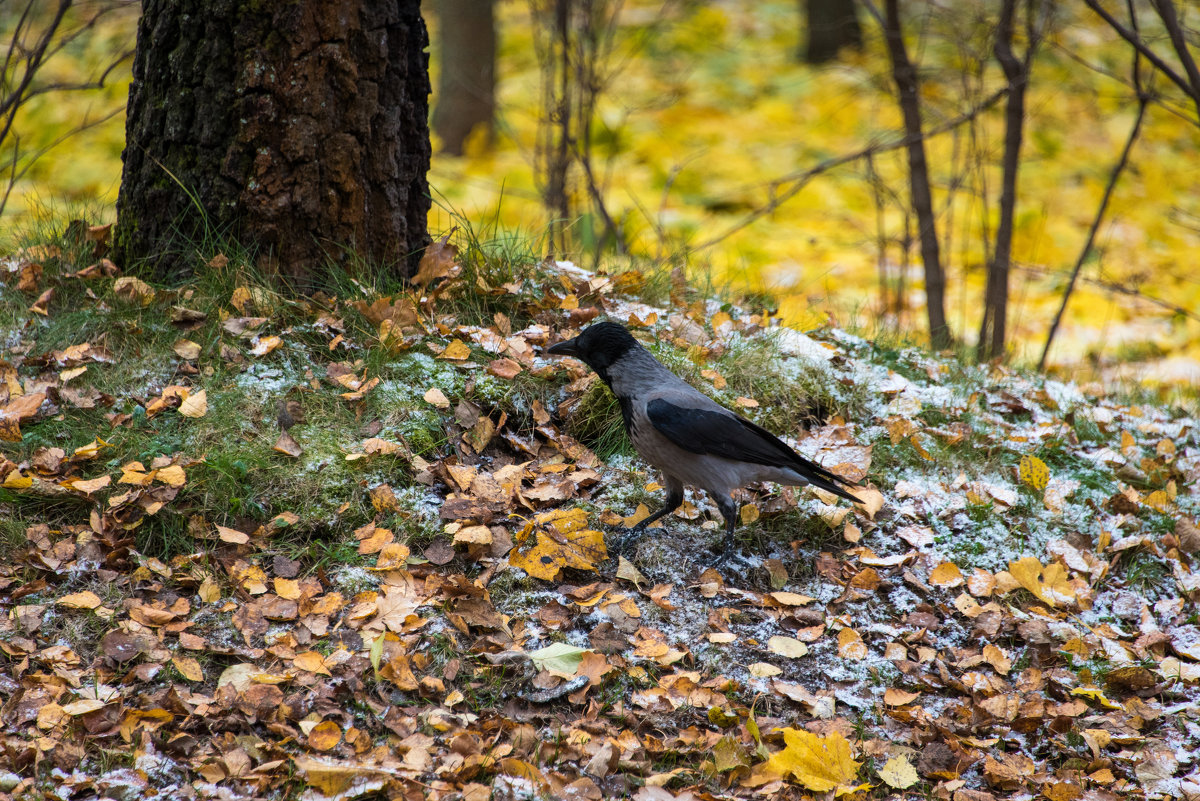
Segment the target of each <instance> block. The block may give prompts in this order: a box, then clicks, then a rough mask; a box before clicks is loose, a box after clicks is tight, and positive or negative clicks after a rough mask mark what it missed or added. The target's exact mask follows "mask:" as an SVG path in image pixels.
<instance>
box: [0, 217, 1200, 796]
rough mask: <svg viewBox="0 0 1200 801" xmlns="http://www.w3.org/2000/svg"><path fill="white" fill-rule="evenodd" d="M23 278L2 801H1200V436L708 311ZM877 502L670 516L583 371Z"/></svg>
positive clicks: (454, 287) (608, 287)
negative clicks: (632, 338)
mask: <svg viewBox="0 0 1200 801" xmlns="http://www.w3.org/2000/svg"><path fill="white" fill-rule="evenodd" d="M68 231H69V233H68V234H65V235H64V236H63V237H61V238H58V239H56V240H54V241H45V242H40V243H37V242H29V243H26V246H25V247H23V248H22V249H21V250H19V251H16V252H13V253H10V254H8V255H6V256H5V257H4V258H3V260H0V330H2V331H3V332H5V333H4V334H3V340H0V612H3V614H2V615H0V651H2V655H0V665H2V667H0V699H2V705H0V738H2V739H0V743H2V745H0V748H2V749H3V753H4V759H3V763H4V765H5V766H6V767H5V769H4V770H3V771H0V794H3V795H4V796H5V797H20V798H34V797H36V798H42V797H51V796H52V797H54V798H59V799H65V798H92V797H107V798H114V799H117V798H119V799H124V798H154V797H166V796H169V797H172V798H175V799H184V798H250V797H254V798H304V799H326V798H329V799H332V798H355V797H365V796H370V795H372V794H374V797H389V798H395V797H412V798H464V799H472V800H473V801H474V800H477V799H486V798H489V797H495V798H537V797H554V798H572V799H600V798H609V797H622V796H632V797H634V798H637V799H644V800H649V799H670V798H684V799H707V798H718V797H721V798H731V797H746V798H748V797H752V796H753V797H767V798H804V797H811V798H830V797H833V796H835V795H836V796H839V797H845V798H857V799H883V798H914V799H915V798H938V799H952V800H953V801H986V800H987V799H1001V798H1013V799H1017V798H1021V799H1027V798H1034V797H1039V798H1046V799H1049V801H1073V800H1074V799H1089V800H1090V801H1107V800H1108V799H1113V800H1115V799H1129V798H1164V797H1171V798H1185V797H1196V795H1197V794H1198V793H1200V764H1198V761H1197V753H1196V749H1197V743H1200V711H1198V710H1200V688H1198V686H1197V682H1198V681H1200V625H1198V623H1200V620H1198V617H1197V606H1196V600H1197V597H1198V595H1200V569H1198V568H1197V565H1196V560H1197V552H1198V551H1200V529H1198V528H1197V516H1198V515H1200V422H1198V421H1197V420H1196V419H1195V418H1194V417H1192V416H1189V415H1188V414H1187V413H1185V412H1183V411H1182V410H1178V409H1169V408H1162V407H1158V406H1154V405H1147V404H1140V403H1133V402H1131V401H1130V400H1129V399H1127V398H1123V397H1121V396H1118V395H1106V394H1102V393H1098V392H1095V391H1091V390H1089V391H1088V392H1084V391H1082V390H1081V389H1080V388H1078V387H1077V386H1074V385H1072V384H1065V383H1059V382H1056V381H1052V380H1046V379H1044V378H1043V377H1040V376H1037V375H1033V374H1026V373H1020V372H1015V371H1012V370H1010V369H1006V368H1005V367H1003V366H999V365H982V366H974V365H966V364H964V363H962V362H961V361H959V360H957V359H955V358H953V357H951V356H948V355H931V354H930V353H928V352H927V351H924V350H921V349H919V348H915V347H910V346H906V345H904V344H903V343H898V342H886V341H879V340H876V341H870V340H868V339H865V338H862V337H860V336H856V335H854V334H851V333H847V332H845V331H842V330H839V329H836V328H832V327H826V328H820V329H816V330H813V331H809V332H807V333H799V332H797V331H794V330H790V329H784V328H780V327H778V326H776V325H773V324H772V321H771V320H769V319H768V318H766V317H765V316H764V315H762V314H760V313H757V312H756V311H755V310H749V309H740V308H737V307H734V306H731V305H727V304H722V303H721V302H720V301H715V300H712V299H710V298H708V297H706V296H705V295H704V294H703V293H699V292H697V291H696V290H695V289H693V288H690V287H688V286H687V285H685V284H684V283H683V282H682V281H681V280H679V277H678V276H675V277H674V278H672V276H670V275H646V274H642V273H638V272H632V271H631V272H625V273H620V274H615V275H603V274H593V273H588V272H586V271H583V270H580V269H578V268H576V267H575V266H574V265H571V264H569V263H562V262H560V263H557V264H539V263H537V262H536V260H534V259H532V258H528V254H521V253H517V252H511V251H510V252H505V251H504V250H503V249H488V248H483V249H480V248H479V247H478V243H468V246H467V251H468V252H465V253H464V254H462V255H459V254H458V253H457V252H456V251H455V249H454V248H452V247H448V246H447V247H438V246H435V247H434V248H432V249H431V250H430V252H429V253H428V254H427V257H426V260H425V262H424V263H423V268H422V272H421V274H420V275H418V277H417V279H418V280H417V288H416V290H415V291H412V292H405V291H404V290H402V289H401V288H392V289H390V290H388V291H380V290H379V289H377V288H375V287H370V286H366V285H364V284H362V283H356V282H350V281H348V282H347V285H346V287H345V289H344V290H343V291H339V292H338V293H337V296H336V297H335V296H334V295H333V294H318V295H315V296H312V297H309V298H305V299H301V300H293V299H286V298H284V297H282V296H280V295H278V294H276V293H274V292H273V291H271V290H270V289H268V288H266V284H265V283H263V282H262V281H261V280H260V279H258V278H256V277H255V274H254V271H253V270H252V269H250V268H248V267H247V266H246V264H245V262H244V261H243V260H241V259H240V258H238V257H237V256H236V255H233V254H230V255H227V254H224V253H220V252H216V251H209V252H197V253H196V254H195V256H194V259H195V263H194V265H193V266H194V267H196V268H197V270H198V275H200V276H202V277H200V278H197V279H196V280H195V281H194V282H192V283H190V284H187V285H177V286H163V285H157V284H152V283H149V282H147V281H146V280H143V279H141V278H137V277H134V276H130V275H123V274H121V273H120V271H118V270H117V269H116V268H115V266H113V265H112V263H111V262H108V261H107V260H105V259H104V258H103V254H104V252H105V241H106V237H107V235H108V234H107V229H105V228H102V227H92V228H89V227H88V226H86V225H82V224H80V225H75V226H72V227H71V228H69V229H68ZM601 316H603V317H607V318H609V319H617V320H621V321H625V322H627V323H628V324H629V325H630V327H631V328H632V329H633V330H634V331H635V334H636V335H637V336H638V337H639V338H641V339H642V340H643V341H644V342H645V343H646V344H647V346H648V347H650V348H651V350H652V351H653V352H654V353H655V354H656V355H657V356H658V358H660V359H661V360H662V361H664V362H665V363H666V364H668V365H669V366H670V367H671V368H672V369H675V370H676V371H677V372H679V373H681V374H683V375H684V376H685V377H686V378H688V379H689V380H690V381H692V382H693V383H694V384H695V385H697V386H699V387H701V388H703V389H704V390H705V391H706V392H709V393H710V394H711V395H712V396H713V397H715V398H716V399H718V400H719V401H720V402H722V403H725V404H726V405H728V406H730V407H731V408H736V409H738V410H739V411H740V412H742V413H743V414H745V415H747V416H748V417H750V418H751V419H753V420H755V421H756V422H758V423H760V424H762V425H764V426H766V427H767V428H769V429H770V430H772V431H774V432H777V433H781V434H783V435H784V436H785V437H786V438H788V439H789V440H790V441H791V442H792V443H793V444H794V445H795V446H796V447H797V448H798V449H799V450H800V452H801V453H803V454H805V455H806V456H808V457H809V458H812V459H814V460H816V461H818V462H820V463H822V464H823V465H825V466H826V467H828V468H829V469H831V470H833V471H835V472H837V473H839V474H841V475H843V476H845V477H846V478H848V479H851V480H854V481H860V482H861V483H862V485H863V489H862V490H861V491H860V495H861V496H862V498H863V503H862V504H860V505H855V506H851V505H849V504H847V503H845V502H836V499H834V498H832V497H822V496H821V494H820V493H818V492H812V491H809V490H782V491H780V490H779V489H778V488H766V487H763V488H755V489H753V490H752V491H749V492H747V493H746V494H745V496H744V497H743V498H742V500H743V502H744V505H743V510H742V521H743V524H742V525H741V526H740V528H739V540H738V543H737V556H736V558H735V559H733V560H732V561H731V562H730V563H729V564H728V565H727V566H725V567H723V568H722V569H721V570H720V571H717V570H713V569H712V568H711V567H709V563H710V562H711V560H712V557H713V554H712V552H711V551H710V550H709V548H710V547H711V546H712V545H714V544H715V543H717V542H718V541H719V538H720V528H719V523H718V521H719V516H718V515H717V514H716V510H715V507H714V506H713V504H712V503H711V502H710V500H709V499H707V498H705V497H703V496H700V495H689V497H688V503H686V504H685V506H684V507H683V509H682V510H681V511H680V512H679V513H678V514H676V515H673V516H672V517H671V518H670V519H669V520H668V521H666V525H664V526H662V527H661V528H656V529H654V530H653V531H654V536H651V537H647V538H646V539H645V540H644V541H643V542H642V544H641V545H640V548H639V549H638V551H637V553H631V554H627V555H626V556H627V559H621V560H617V559H613V558H611V557H610V556H609V554H608V552H607V551H606V549H605V540H606V539H608V540H609V541H610V542H611V537H612V534H613V532H615V531H617V530H619V527H620V526H626V525H631V524H632V523H634V522H636V520H637V519H639V517H640V516H644V515H645V514H646V513H647V511H648V510H649V509H652V508H654V507H655V505H656V504H657V503H659V502H660V501H661V498H662V495H663V493H662V490H661V488H659V487H657V485H656V484H654V481H655V479H656V477H655V476H654V475H652V474H650V473H648V472H647V471H646V470H645V466H644V465H643V464H642V463H641V462H640V461H639V460H638V459H637V458H636V456H635V455H633V454H632V452H631V451H630V450H629V445H628V443H627V442H626V441H625V439H624V436H623V434H621V433H620V413H619V410H618V408H617V405H616V402H615V400H614V399H613V398H612V396H611V395H610V394H609V393H608V392H607V390H606V389H605V388H604V387H603V385H602V384H601V383H600V382H599V381H598V380H597V379H596V378H595V376H594V375H592V374H591V373H590V372H589V371H588V370H587V369H586V368H585V367H584V366H583V365H581V364H579V363H578V362H575V361H573V360H569V359H568V360H554V359H550V360H548V359H546V358H544V356H543V348H544V347H545V346H546V345H549V344H552V343H553V342H555V341H557V340H558V339H559V338H561V337H564V336H566V335H568V334H569V332H571V331H573V330H576V329H578V328H579V327H581V326H582V325H585V324H586V323H587V322H588V321H590V320H592V319H595V318H597V317H601Z"/></svg>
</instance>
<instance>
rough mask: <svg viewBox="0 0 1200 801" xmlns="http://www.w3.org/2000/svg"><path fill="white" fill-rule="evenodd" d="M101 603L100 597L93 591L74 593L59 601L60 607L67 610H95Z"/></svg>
mask: <svg viewBox="0 0 1200 801" xmlns="http://www.w3.org/2000/svg"><path fill="white" fill-rule="evenodd" d="M100 603H101V601H100V596H99V595H97V594H96V593H94V592H92V591H91V590H84V591H83V592H74V593H71V594H70V595H64V596H63V597H61V598H59V599H58V606H65V607H66V608H67V609H95V608H96V607H98V606H99V605H100Z"/></svg>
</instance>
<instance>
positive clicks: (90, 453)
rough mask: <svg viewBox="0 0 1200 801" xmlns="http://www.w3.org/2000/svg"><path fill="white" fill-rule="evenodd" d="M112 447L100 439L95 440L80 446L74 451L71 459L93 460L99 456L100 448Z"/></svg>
mask: <svg viewBox="0 0 1200 801" xmlns="http://www.w3.org/2000/svg"><path fill="white" fill-rule="evenodd" d="M110 447H112V446H111V445H109V444H108V443H107V442H105V441H104V440H102V439H99V438H96V439H94V440H92V441H91V442H89V443H88V444H87V445H81V446H79V447H78V448H76V449H75V455H74V456H73V457H72V458H73V459H95V458H96V456H97V455H99V453H100V450H101V449H102V448H110Z"/></svg>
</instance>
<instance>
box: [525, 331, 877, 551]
mask: <svg viewBox="0 0 1200 801" xmlns="http://www.w3.org/2000/svg"><path fill="white" fill-rule="evenodd" d="M546 352H547V353H552V354H555V355H558V356H574V357H575V358H577V359H579V360H581V361H583V362H584V363H585V364H587V365H588V366H589V367H591V368H592V369H593V370H595V371H596V373H597V375H599V376H600V378H601V379H603V380H604V383H606V384H608V386H609V388H610V389H612V391H613V394H615V395H616V396H617V400H618V401H619V402H620V404H621V416H622V417H623V418H624V420H625V430H626V432H627V433H628V434H629V438H630V440H632V442H633V447H634V448H635V449H637V452H638V453H639V454H640V455H641V457H642V458H643V459H645V460H646V461H647V462H649V463H650V464H651V465H653V466H654V467H656V468H658V469H659V471H661V472H662V477H663V484H664V485H665V486H666V488H667V500H666V504H665V505H664V506H663V508H662V509H659V510H658V511H657V512H655V513H654V514H652V515H650V516H649V517H647V518H646V519H645V520H643V521H642V522H640V523H638V524H637V525H636V526H634V527H633V529H632V530H631V531H630V532H629V536H628V537H627V538H626V539H625V540H624V541H622V542H621V543H620V545H618V549H619V548H621V547H626V546H628V545H631V544H632V543H634V542H636V541H637V540H638V539H640V538H641V537H642V536H643V535H644V534H645V533H646V527H647V526H649V525H650V524H651V523H653V522H654V521H656V520H658V519H659V518H661V517H663V516H664V515H668V514H670V513H671V512H673V511H675V510H676V509H678V508H679V506H680V504H682V503H683V488H684V486H685V485H688V486H693V487H699V488H700V489H702V490H704V491H705V492H707V493H708V494H709V495H710V496H711V497H712V499H713V500H714V501H715V502H716V504H717V508H718V509H720V511H721V516H722V517H723V518H725V542H724V546H723V548H722V551H721V555H720V556H719V557H718V562H720V561H723V560H724V559H725V558H726V557H727V556H728V555H729V552H730V547H731V545H732V543H733V529H734V527H735V526H736V525H737V519H738V505H737V503H736V502H735V501H734V500H733V491H734V490H735V489H737V488H738V487H742V486H745V485H746V484H750V483H752V482H755V481H773V482H775V483H777V484H789V485H792V486H804V485H806V484H811V485H813V486H815V487H820V488H821V489H823V490H827V491H829V492H832V493H833V494H834V495H837V496H839V497H841V498H846V499H847V500H850V501H854V502H856V503H857V502H859V499H858V498H856V497H854V496H853V495H851V494H850V493H849V492H846V491H845V490H844V489H842V488H841V487H840V486H838V485H839V484H842V485H845V486H855V485H854V484H853V483H851V482H849V481H846V480H845V479H843V478H841V477H839V476H836V475H834V474H833V473H831V472H829V471H828V470H826V469H825V468H823V467H821V466H820V465H816V464H813V463H812V462H810V461H809V460H807V459H805V458H804V457H803V456H801V455H800V454H798V453H796V452H795V451H794V450H792V449H791V448H789V447H788V446H787V445H786V444H784V443H783V442H782V441H780V440H779V439H778V438H777V437H775V436H774V435H773V434H771V433H770V432H769V431H767V430H766V429H764V428H762V427H760V426H757V425H755V424H754V423H752V422H750V421H749V420H747V419H746V418H744V417H741V416H739V415H736V414H734V413H733V412H731V411H729V410H728V409H726V408H725V407H724V406H721V405H719V404H717V403H716V402H714V401H713V400H712V399H710V398H709V397H708V396H707V395H704V394H702V393H701V392H699V391H697V390H696V389H694V388H693V387H692V386H691V385H690V384H688V383H686V382H685V381H684V380H683V379H681V378H679V376H677V375H675V374H674V373H672V372H671V371H670V370H668V369H667V368H666V367H664V366H663V365H662V363H660V362H659V361H658V360H657V359H655V358H654V357H653V356H652V355H651V354H650V351H648V350H646V349H645V348H644V347H642V345H641V343H639V342H638V341H637V340H636V339H634V338H633V336H631V335H630V333H629V331H628V330H626V328H625V327H624V326H622V325H620V324H619V323H612V322H603V323H595V324H594V325H591V326H588V328H587V329H586V330H584V331H583V333H581V334H580V335H579V336H577V337H575V338H574V339H568V340H566V341H563V342H559V343H558V344H556V345H553V346H551V347H550V348H548V349H547V351H546Z"/></svg>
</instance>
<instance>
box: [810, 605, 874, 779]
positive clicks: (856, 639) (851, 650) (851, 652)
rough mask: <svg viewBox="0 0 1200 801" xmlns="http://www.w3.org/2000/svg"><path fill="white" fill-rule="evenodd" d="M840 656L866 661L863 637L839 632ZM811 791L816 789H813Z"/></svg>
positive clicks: (843, 631) (844, 630)
mask: <svg viewBox="0 0 1200 801" xmlns="http://www.w3.org/2000/svg"><path fill="white" fill-rule="evenodd" d="M838 656H840V657H841V658H842V659H866V658H867V646H866V643H864V642H863V638H862V635H861V634H859V633H858V632H857V631H855V630H854V629H852V628H850V627H846V628H844V629H842V630H841V631H839V632H838ZM811 789H814V790H815V789H816V788H815V787H814V788H811Z"/></svg>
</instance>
